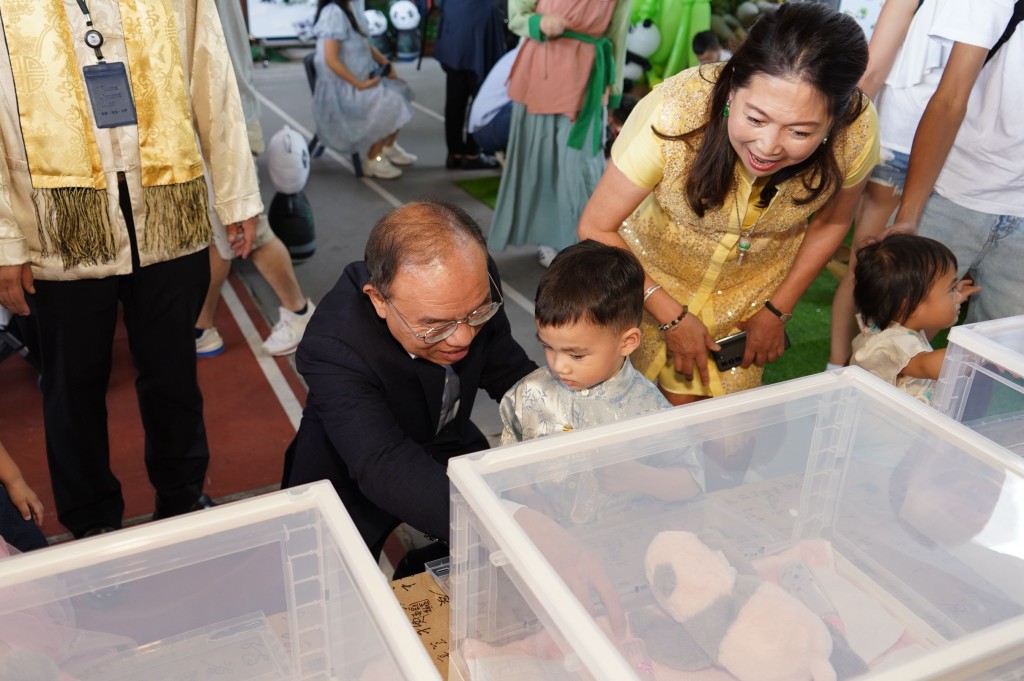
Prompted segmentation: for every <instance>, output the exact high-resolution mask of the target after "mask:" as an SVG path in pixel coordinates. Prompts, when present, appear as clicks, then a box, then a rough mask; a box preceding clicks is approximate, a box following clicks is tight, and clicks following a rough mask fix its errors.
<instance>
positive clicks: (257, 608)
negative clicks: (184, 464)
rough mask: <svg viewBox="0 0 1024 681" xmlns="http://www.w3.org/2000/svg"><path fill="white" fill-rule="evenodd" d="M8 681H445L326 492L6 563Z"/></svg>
mask: <svg viewBox="0 0 1024 681" xmlns="http://www.w3.org/2000/svg"><path fill="white" fill-rule="evenodd" d="M0 678H4V679H19V680H20V679H32V680H33V681H35V680H37V679H38V680H39V681H43V680H47V681H48V680H50V679H53V680H57V679H61V681H68V680H72V679H73V680H75V681H100V680H102V681H120V680H125V681H127V680H132V681H134V680H136V679H139V680H141V679H145V680H146V681H207V680H210V681H213V680H214V679H216V680H219V681H241V680H242V679H244V680H246V681H257V680H258V681H285V680H288V681H292V680H294V681H313V680H316V681H320V680H323V681H328V680H332V681H333V680H343V681H377V680H378V679H381V680H388V681H391V680H394V681H399V680H413V679H415V680H417V681H418V680H420V679H425V680H429V679H434V680H438V679H439V676H438V674H437V672H436V670H435V669H434V666H433V664H432V663H431V661H430V658H429V657H428V656H427V653H426V651H425V650H424V648H423V646H422V645H421V644H420V642H419V640H418V639H417V637H416V635H415V633H414V632H413V630H412V627H411V625H410V624H409V621H408V620H407V619H406V617H405V614H404V613H403V612H402V608H401V606H400V605H399V604H398V601H397V600H395V598H394V596H393V595H392V593H391V589H390V588H389V586H388V583H387V581H386V578H385V576H384V575H383V573H381V571H380V569H379V568H378V566H377V564H376V563H375V562H374V560H373V559H372V558H371V556H370V553H369V551H368V550H367V549H366V546H365V544H364V543H363V541H362V539H361V538H360V536H359V533H358V532H357V531H356V528H355V526H354V525H353V524H352V520H351V519H350V518H349V516H348V514H347V513H346V512H345V509H344V507H343V506H342V504H341V501H340V500H339V499H338V496H337V494H336V493H335V491H334V489H333V488H332V487H331V486H330V484H328V483H326V482H321V483H315V484H312V485H308V486H305V487H298V488H295V489H291V490H285V491H281V492H276V493H273V494H267V495H264V496H260V497H255V498H252V499H248V500H245V501H240V502H236V503H232V504H225V505H223V506H218V507H216V508H212V509H209V510H205V511H202V512H199V513H192V514H189V515H187V516H181V517H177V518H171V519H168V520H164V521H160V522H157V523H149V524H146V525H142V526H139V527H134V528H130V529H125V530H120V531H118V532H115V533H112V534H107V535H102V536H98V537H95V538H90V539H82V540H78V541H74V542H69V543H67V544H63V545H59V546H54V547H50V548H47V549H43V550H41V551H37V552H33V553H27V554H24V555H19V556H15V557H11V558H6V559H3V560H0Z"/></svg>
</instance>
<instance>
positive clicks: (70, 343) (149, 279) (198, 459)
mask: <svg viewBox="0 0 1024 681" xmlns="http://www.w3.org/2000/svg"><path fill="white" fill-rule="evenodd" d="M121 210H122V212H123V213H124V215H125V219H126V221H127V223H128V233H129V235H130V239H131V249H132V273H131V274H127V275H118V276H111V277H107V278H105V279H80V280H75V281H36V282H35V287H36V293H35V295H33V296H30V297H29V305H30V307H31V312H32V317H31V318H32V319H34V320H35V323H36V327H37V330H38V333H39V346H40V360H41V364H42V377H43V379H42V388H43V417H44V424H45V431H46V456H47V462H48V463H49V467H50V479H51V481H52V485H53V494H54V499H55V501H56V507H57V518H58V519H59V520H60V522H61V524H63V525H64V526H65V527H67V528H68V530H70V531H71V532H72V534H74V535H75V536H76V537H79V536H81V535H82V534H83V533H85V532H86V531H87V530H89V529H91V528H95V527H101V526H109V527H120V526H121V521H122V514H123V513H124V500H123V498H122V496H121V483H120V482H119V481H118V479H117V478H116V477H115V476H114V474H113V472H112V471H111V470H110V448H109V437H108V432H107V405H106V395H107V386H108V384H109V382H110V371H111V363H112V360H111V357H112V353H113V341H114V329H115V325H116V323H117V312H118V306H119V305H120V306H121V308H122V310H123V316H124V323H125V327H126V328H127V331H128V346H129V349H130V351H131V356H132V363H133V364H134V367H135V371H136V379H135V392H136V395H137V397H138V403H139V412H140V414H141V417H142V425H143V428H144V430H145V434H146V437H145V462H146V470H147V472H148V475H149V481H150V482H151V483H152V485H153V487H154V488H155V489H156V495H157V499H156V501H157V507H158V509H159V510H160V512H161V513H162V515H176V514H178V513H185V512H187V511H188V510H190V508H191V507H192V505H193V504H194V503H195V502H196V500H197V499H198V497H199V495H200V494H201V493H202V487H203V479H204V477H205V475H206V468H207V465H208V463H209V459H210V451H209V447H208V446H207V442H206V428H205V425H204V422H203V397H202V394H201V393H200V391H199V383H198V380H197V377H196V346H195V336H194V334H193V331H192V329H193V328H194V327H195V321H196V318H197V317H198V316H199V310H200V307H201V306H202V304H203V299H204V298H205V296H206V290H207V287H208V286H209V283H210V265H209V255H208V254H207V253H206V250H205V249H203V250H201V251H199V252H198V253H194V254H192V255H188V256H184V257H180V258H176V259H174V260H170V261H167V262H163V263H159V264H155V265H150V266H148V267H140V265H139V258H138V248H137V245H136V243H135V229H134V225H133V220H132V217H131V216H132V213H131V204H130V201H129V198H128V192H127V190H126V188H125V187H124V186H123V185H122V187H121Z"/></svg>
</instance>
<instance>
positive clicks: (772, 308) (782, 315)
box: [764, 300, 793, 324]
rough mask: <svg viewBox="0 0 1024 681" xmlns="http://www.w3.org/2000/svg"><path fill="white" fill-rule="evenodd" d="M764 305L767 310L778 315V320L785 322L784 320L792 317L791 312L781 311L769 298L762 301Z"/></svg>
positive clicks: (786, 320)
mask: <svg viewBox="0 0 1024 681" xmlns="http://www.w3.org/2000/svg"><path fill="white" fill-rule="evenodd" d="M764 306H765V308H767V310H768V311H769V312H771V313H772V314H773V315H775V316H776V317H778V318H779V321H780V322H782V323H783V324H785V323H786V322H788V321H789V320H790V319H792V318H793V313H792V312H783V311H782V310H780V309H779V308H777V307H775V306H774V305H772V301H770V300H766V301H764Z"/></svg>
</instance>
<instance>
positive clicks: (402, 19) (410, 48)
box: [388, 0, 420, 61]
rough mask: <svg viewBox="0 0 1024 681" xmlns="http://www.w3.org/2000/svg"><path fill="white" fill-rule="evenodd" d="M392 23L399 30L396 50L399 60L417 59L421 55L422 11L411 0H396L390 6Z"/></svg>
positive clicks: (389, 14)
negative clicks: (420, 29) (420, 30)
mask: <svg viewBox="0 0 1024 681" xmlns="http://www.w3.org/2000/svg"><path fill="white" fill-rule="evenodd" d="M388 16H389V17H391V25H392V26H394V27H395V29H396V30H397V31H398V37H397V38H396V40H395V51H396V56H397V57H398V60H399V61H415V60H416V58H417V57H419V56H420V34H419V28H420V11H419V10H418V9H416V5H415V4H414V3H413V2H411V0H396V2H393V3H392V4H391V7H389V8H388Z"/></svg>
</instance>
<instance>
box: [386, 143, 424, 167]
mask: <svg viewBox="0 0 1024 681" xmlns="http://www.w3.org/2000/svg"><path fill="white" fill-rule="evenodd" d="M381 155H383V156H384V158H386V159H387V160H389V161H391V163H393V164H394V165H396V166H411V165H412V164H413V163H415V162H416V159H418V158H419V156H417V155H416V154H410V153H409V152H408V151H406V150H405V149H403V148H402V147H400V146H398V142H395V143H394V144H392V145H391V146H389V147H384V148H383V149H381Z"/></svg>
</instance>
